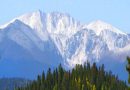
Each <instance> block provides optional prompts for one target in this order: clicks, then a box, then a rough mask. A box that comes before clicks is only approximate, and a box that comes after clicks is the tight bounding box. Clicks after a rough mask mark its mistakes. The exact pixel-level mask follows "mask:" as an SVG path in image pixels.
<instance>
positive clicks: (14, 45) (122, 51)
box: [0, 11, 130, 77]
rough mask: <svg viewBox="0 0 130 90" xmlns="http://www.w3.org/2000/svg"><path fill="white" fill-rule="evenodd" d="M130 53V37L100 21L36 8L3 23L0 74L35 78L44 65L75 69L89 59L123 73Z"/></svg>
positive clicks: (0, 35) (0, 28)
mask: <svg viewBox="0 0 130 90" xmlns="http://www.w3.org/2000/svg"><path fill="white" fill-rule="evenodd" d="M129 53H130V36H129V35H128V34H127V33H123V32H121V30H119V29H117V28H115V27H113V26H112V25H110V24H107V23H105V22H103V21H100V20H97V21H94V22H92V23H90V24H82V23H80V22H79V21H76V20H74V18H72V17H71V16H69V15H68V14H63V13H58V12H53V13H48V14H46V13H43V12H41V11H36V12H32V13H28V14H24V15H22V16H20V17H17V18H15V19H13V20H12V21H10V22H9V23H7V24H5V25H2V26H0V68H2V69H3V70H4V71H1V70H0V76H6V75H10V76H13V75H15V76H19V77H20V76H22V77H24V76H25V77H30V76H32V77H34V76H35V75H37V74H38V73H39V72H41V71H42V70H43V68H48V67H56V66H57V65H58V64H59V63H61V64H63V65H64V67H65V68H72V67H74V66H75V65H76V64H84V63H85V62H87V61H88V60H89V62H91V63H92V62H97V63H98V64H102V63H103V64H105V65H106V64H108V62H109V64H110V65H106V68H108V70H112V69H113V68H115V69H114V70H113V72H115V73H117V74H119V73H118V72H116V70H117V69H119V67H118V66H120V65H125V64H124V63H125V62H126V60H125V59H126V56H128V55H130V54H129ZM114 62H115V63H116V64H115V63H114ZM112 65H113V66H114V67H113V66H112ZM116 65H117V66H116ZM7 66H8V67H7ZM41 67H42V68H41ZM111 67H112V68H111ZM117 67H118V68H117ZM116 68H117V69H116ZM18 70H19V71H18ZM10 71H12V72H13V73H11V74H10ZM14 71H18V72H14ZM25 72H28V75H27V74H26V73H25ZM21 73H22V75H21ZM24 73H25V74H24ZM32 73H34V75H33V74H32ZM29 75H30V76H29Z"/></svg>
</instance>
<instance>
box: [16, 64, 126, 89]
mask: <svg viewBox="0 0 130 90" xmlns="http://www.w3.org/2000/svg"><path fill="white" fill-rule="evenodd" d="M86 64H87V65H86ZM86 64H85V65H76V67H75V68H73V69H72V70H71V71H67V70H65V69H63V67H62V66H61V65H59V67H58V68H56V69H55V70H53V71H51V69H50V68H49V69H48V71H47V73H46V74H45V72H43V73H42V75H41V76H40V75H38V77H37V80H35V81H33V82H32V83H30V84H28V85H27V86H26V87H19V88H17V89H16V90H127V89H128V87H127V85H126V83H125V82H123V81H121V80H119V79H118V77H117V76H115V75H113V74H112V72H106V71H105V70H104V65H102V66H100V67H97V66H96V63H93V65H91V66H90V63H86Z"/></svg>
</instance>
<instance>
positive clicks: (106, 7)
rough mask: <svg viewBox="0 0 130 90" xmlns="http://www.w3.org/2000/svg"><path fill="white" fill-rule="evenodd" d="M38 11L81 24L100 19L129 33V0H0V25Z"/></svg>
mask: <svg viewBox="0 0 130 90" xmlns="http://www.w3.org/2000/svg"><path fill="white" fill-rule="evenodd" d="M39 9H40V10H42V11H43V12H53V11H58V12H62V13H69V14H70V15H71V16H72V17H74V18H75V19H76V20H80V21H81V22H83V23H89V22H90V21H94V20H99V19H100V20H103V21H105V22H108V23H110V24H112V25H114V26H116V27H118V28H119V29H121V30H122V31H124V32H128V33H130V0H2V1H1V3H0V24H4V23H6V22H8V21H10V20H11V19H13V18H14V17H17V16H19V15H22V14H24V13H27V12H32V11H37V10H39Z"/></svg>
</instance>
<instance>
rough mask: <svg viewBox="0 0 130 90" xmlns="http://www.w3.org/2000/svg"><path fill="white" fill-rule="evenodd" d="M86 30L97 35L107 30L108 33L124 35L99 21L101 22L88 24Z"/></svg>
mask: <svg viewBox="0 0 130 90" xmlns="http://www.w3.org/2000/svg"><path fill="white" fill-rule="evenodd" d="M87 28H88V29H91V30H94V31H95V33H96V34H97V35H99V34H100V33H101V32H102V31H104V30H109V31H112V32H115V33H117V34H125V33H123V32H121V31H120V30H119V29H117V28H115V27H113V26H112V25H110V24H108V23H106V22H104V21H101V20H96V21H94V22H91V23H89V24H88V25H87Z"/></svg>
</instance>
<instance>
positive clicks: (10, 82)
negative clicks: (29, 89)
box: [0, 78, 31, 90]
mask: <svg viewBox="0 0 130 90" xmlns="http://www.w3.org/2000/svg"><path fill="white" fill-rule="evenodd" d="M29 83H31V81H30V80H25V79H22V78H2V79H0V90H14V89H15V88H16V87H24V86H26V85H27V84H29Z"/></svg>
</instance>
